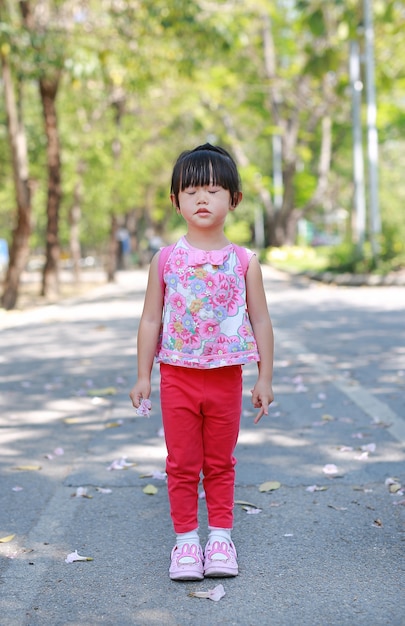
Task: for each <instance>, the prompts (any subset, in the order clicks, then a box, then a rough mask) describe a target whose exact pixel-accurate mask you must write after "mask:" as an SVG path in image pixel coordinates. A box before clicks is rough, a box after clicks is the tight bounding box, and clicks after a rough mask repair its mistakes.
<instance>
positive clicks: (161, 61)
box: [0, 0, 405, 310]
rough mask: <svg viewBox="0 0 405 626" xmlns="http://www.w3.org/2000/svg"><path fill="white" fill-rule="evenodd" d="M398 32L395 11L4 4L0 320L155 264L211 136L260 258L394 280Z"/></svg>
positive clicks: (354, 1)
mask: <svg viewBox="0 0 405 626" xmlns="http://www.w3.org/2000/svg"><path fill="white" fill-rule="evenodd" d="M404 28H405V3H404V2H403V1H401V0H374V1H373V0H364V1H362V0H330V1H328V2H325V1H324V0H272V1H270V0H216V1H215V2H214V1H211V0H166V1H162V0H94V1H93V0H54V1H50V0H27V1H16V0H0V56H1V78H0V274H1V277H2V286H1V305H2V307H3V309H6V310H10V309H13V308H15V307H18V306H19V302H20V300H21V295H22V294H24V293H26V291H27V288H28V287H27V286H28V285H31V287H30V288H31V290H34V291H35V293H36V294H37V296H38V298H42V299H48V300H49V299H52V298H54V297H58V295H60V294H61V293H67V291H66V289H67V285H69V286H70V287H69V290H68V291H69V293H77V292H80V288H81V287H80V286H81V285H83V284H86V282H87V283H88V282H94V281H97V280H100V281H103V280H104V281H105V280H108V281H113V280H114V276H115V273H116V272H117V271H122V270H126V269H130V268H136V267H142V266H144V265H147V264H148V263H149V261H150V259H151V257H152V255H153V254H154V253H155V252H156V250H158V249H159V247H160V246H161V245H164V244H165V243H170V242H171V241H174V240H175V239H176V238H177V237H178V236H180V235H181V234H182V232H183V224H182V222H181V220H180V219H179V217H178V216H177V214H176V212H175V211H174V210H173V208H172V207H171V204H170V201H169V191H170V176H171V171H172V167H173V164H174V161H175V159H176V158H177V156H178V154H179V153H180V152H181V151H183V150H185V149H191V148H193V147H195V146H196V145H199V144H202V143H205V142H206V141H209V142H211V143H214V144H219V145H222V146H224V147H225V148H227V149H228V150H229V151H230V152H231V153H232V154H233V155H234V157H235V160H236V161H237V164H238V167H239V170H240V174H241V178H242V184H243V191H244V201H243V203H242V205H240V207H238V210H237V211H235V212H234V213H232V214H230V216H229V219H228V225H227V236H228V237H229V238H230V239H231V240H233V241H235V242H236V243H239V244H242V245H247V246H249V247H252V248H254V249H256V250H257V251H258V252H259V254H260V258H261V260H262V261H263V262H270V263H273V264H274V265H276V266H277V267H281V268H286V269H292V270H295V271H297V270H303V269H311V270H319V271H321V270H326V269H328V270H330V271H337V272H356V273H370V272H377V273H380V274H387V273H390V272H395V271H401V269H403V268H404V267H405V244H404V242H405V217H404V208H403V207H404V204H405V177H404V172H405V150H404V147H405V132H404V131H405V66H404V63H403V59H404V58H405V39H404V37H403V33H404ZM89 276H90V277H91V278H89Z"/></svg>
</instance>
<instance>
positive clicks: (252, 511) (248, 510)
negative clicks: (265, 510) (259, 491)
mask: <svg viewBox="0 0 405 626" xmlns="http://www.w3.org/2000/svg"><path fill="white" fill-rule="evenodd" d="M242 509H244V510H245V511H246V513H247V514H248V515H257V513H261V512H262V509H254V508H253V507H251V506H243V507H242Z"/></svg>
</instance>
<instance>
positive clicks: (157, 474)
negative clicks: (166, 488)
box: [139, 470, 167, 480]
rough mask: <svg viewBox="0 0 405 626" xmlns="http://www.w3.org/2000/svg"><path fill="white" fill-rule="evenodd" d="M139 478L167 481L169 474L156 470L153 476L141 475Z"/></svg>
mask: <svg viewBox="0 0 405 626" xmlns="http://www.w3.org/2000/svg"><path fill="white" fill-rule="evenodd" d="M139 478H156V480H166V478H167V474H166V472H160V471H158V470H155V471H153V472H152V473H151V474H141V475H140V476H139Z"/></svg>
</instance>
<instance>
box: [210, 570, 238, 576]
mask: <svg viewBox="0 0 405 626" xmlns="http://www.w3.org/2000/svg"><path fill="white" fill-rule="evenodd" d="M238 573H239V571H238V570H235V569H232V570H227V571H224V570H222V571H221V570H216V569H214V570H212V571H210V570H209V569H208V570H206V571H204V576H206V577H207V578H231V577H234V576H237V575H238Z"/></svg>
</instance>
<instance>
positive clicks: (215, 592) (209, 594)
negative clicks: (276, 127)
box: [188, 585, 225, 602]
mask: <svg viewBox="0 0 405 626" xmlns="http://www.w3.org/2000/svg"><path fill="white" fill-rule="evenodd" d="M188 595H189V596H190V597H191V598H208V600H213V601H214V602H218V600H220V599H221V598H223V597H224V595H225V589H224V587H223V585H217V586H216V587H214V589H209V591H190V593H189V594H188Z"/></svg>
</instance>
